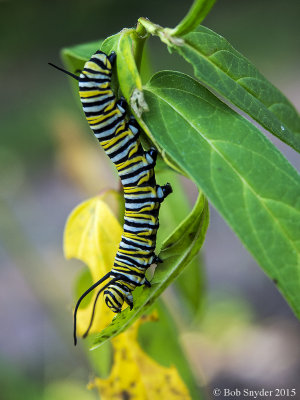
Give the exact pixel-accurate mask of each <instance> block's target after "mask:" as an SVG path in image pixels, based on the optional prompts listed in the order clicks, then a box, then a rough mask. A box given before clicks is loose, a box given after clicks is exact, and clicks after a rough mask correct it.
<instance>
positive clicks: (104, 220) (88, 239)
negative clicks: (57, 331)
mask: <svg viewBox="0 0 300 400" xmlns="http://www.w3.org/2000/svg"><path fill="white" fill-rule="evenodd" d="M109 192H111V191H109ZM109 192H106V193H104V194H102V195H100V196H97V197H93V198H91V199H89V200H87V201H85V202H83V203H81V204H80V205H79V206H77V207H76V208H75V209H74V210H73V211H72V213H71V214H70V216H69V218H68V220H67V223H66V227H65V232H64V252H65V257H66V258H67V259H69V258H78V259H79V260H81V261H83V262H84V263H85V264H86V265H87V266H88V267H89V269H90V272H91V275H92V279H93V282H96V281H98V280H99V279H100V278H102V277H103V276H104V275H105V274H106V273H107V272H109V271H110V270H111V268H112V266H113V263H114V258H115V255H116V252H117V250H118V245H119V242H120V240H121V236H122V227H121V225H120V224H119V222H118V221H117V219H116V217H115V216H114V214H113V213H112V211H111V209H110V208H109V206H108V205H107V204H106V203H105V201H104V200H105V198H106V197H107V195H108V193H109ZM86 289H88V288H86ZM96 295H97V289H95V290H94V293H93V297H92V299H91V301H90V303H89V305H88V306H87V307H86V308H83V309H82V308H80V309H79V310H78V314H77V333H78V334H79V335H83V334H84V333H85V331H86V329H87V327H88V326H89V323H90V319H91V315H92V309H93V304H94V300H95V298H96ZM114 316H115V314H114V313H113V312H112V311H110V310H109V308H108V307H107V306H106V304H105V303H104V302H103V301H101V299H99V301H98V303H97V307H96V312H95V318H94V322H93V325H92V327H91V329H90V333H93V332H99V331H100V330H102V329H103V328H104V327H105V326H107V325H108V324H109V323H110V322H111V320H112V318H113V317H114Z"/></svg>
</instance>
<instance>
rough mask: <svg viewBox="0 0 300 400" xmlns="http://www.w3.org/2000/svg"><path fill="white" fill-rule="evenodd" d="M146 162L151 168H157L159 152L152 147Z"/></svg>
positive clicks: (147, 154)
mask: <svg viewBox="0 0 300 400" xmlns="http://www.w3.org/2000/svg"><path fill="white" fill-rule="evenodd" d="M145 155H146V160H147V161H148V163H149V164H150V166H151V167H153V168H154V167H155V164H156V159H157V150H156V149H155V148H154V147H151V149H150V150H148V151H147V152H146V153H145Z"/></svg>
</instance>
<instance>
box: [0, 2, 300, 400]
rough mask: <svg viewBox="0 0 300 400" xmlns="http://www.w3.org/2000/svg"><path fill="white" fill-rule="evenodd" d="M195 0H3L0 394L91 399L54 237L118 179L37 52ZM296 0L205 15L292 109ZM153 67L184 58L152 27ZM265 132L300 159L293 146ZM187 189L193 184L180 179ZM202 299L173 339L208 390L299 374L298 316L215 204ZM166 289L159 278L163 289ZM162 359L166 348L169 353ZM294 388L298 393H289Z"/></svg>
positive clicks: (156, 17)
mask: <svg viewBox="0 0 300 400" xmlns="http://www.w3.org/2000/svg"><path fill="white" fill-rule="evenodd" d="M191 3H192V2H191V1H182V0H165V1H157V0H152V1H148V2H141V1H136V0H127V1H126V2H125V1H120V0H119V1H117V0H89V1H85V2H83V1H78V0H73V1H67V0H65V1H64V0H60V1H58V0H52V1H49V0H48V1H46V0H44V1H42V0H40V1H32V0H28V1H26V2H25V1H8V0H7V1H0V32H1V34H0V43H1V63H0V72H1V73H0V77H1V94H2V95H1V100H0V101H1V107H0V120H1V136H0V137H1V145H0V167H1V172H0V214H1V223H0V253H1V268H0V304H1V307H0V398H1V399H5V400H18V399H22V400H24V399H43V400H50V399H69V398H70V399H71V398H72V399H77V398H81V399H83V398H84V399H95V398H97V395H96V393H93V392H88V391H87V390H86V388H85V386H86V383H87V382H88V380H89V378H90V375H91V374H92V372H93V369H92V367H91V365H90V363H89V361H88V360H87V358H86V355H85V353H84V352H83V351H82V349H81V348H80V347H79V348H76V349H74V348H73V343H72V337H71V336H72V315H71V310H72V306H73V302H74V299H73V288H74V280H75V277H76V276H77V274H78V272H79V271H80V269H81V267H82V264H81V263H80V262H79V261H66V260H65V259H64V256H63V250H62V238H63V230H64V224H65V221H66V219H67V217H68V214H69V213H70V212H71V210H72V209H73V208H74V207H75V206H76V205H77V204H79V203H80V202H81V201H83V200H85V199H87V198H88V197H91V196H93V195H96V194H97V193H99V191H100V190H101V189H103V188H107V187H115V188H117V186H118V182H117V180H116V178H115V174H114V172H113V171H112V169H111V165H110V163H109V161H108V159H106V157H105V155H104V153H103V152H102V151H100V150H99V148H98V147H97V146H96V142H95V140H94V138H93V137H92V135H91V134H89V130H88V127H87V124H86V123H85V120H84V118H83V115H82V112H81V111H80V108H78V104H76V101H75V98H74V96H73V93H72V91H71V90H70V86H69V82H68V80H67V79H66V77H65V76H64V75H63V74H59V73H57V72H56V71H54V70H53V69H51V68H50V67H49V66H48V65H47V63H48V61H52V62H54V63H56V64H61V61H60V59H59V51H60V49H61V48H62V47H69V46H72V45H75V44H78V43H83V42H89V41H94V40H98V39H102V38H105V37H107V36H109V35H111V34H114V33H116V32H118V31H119V30H121V29H122V28H123V27H131V26H134V25H135V23H136V21H137V19H138V17H140V16H144V17H148V18H149V19H150V20H152V21H153V22H156V23H158V24H161V25H162V26H169V27H173V26H175V25H176V23H177V22H179V21H180V19H181V18H182V17H183V16H184V15H185V13H186V12H187V10H188V8H189V6H190V5H191ZM299 17H300V3H299V1H298V0H288V1H286V2H282V1H281V0H262V1H261V0H252V1H236V0H223V1H219V2H217V4H216V5H215V7H214V8H213V10H212V12H211V13H210V15H209V16H208V17H207V19H206V20H205V23H204V24H205V25H206V26H208V27H209V28H211V29H213V30H215V31H216V32H218V33H220V34H221V35H223V36H225V37H226V38H227V39H228V40H229V41H230V42H231V43H232V44H233V45H234V46H235V47H236V48H237V49H238V50H239V51H240V52H242V53H243V54H244V55H245V56H247V57H248V58H249V59H250V60H251V61H252V62H253V63H254V64H255V65H256V66H257V67H258V69H259V70H260V71H261V72H262V73H263V74H264V75H265V76H266V77H267V78H268V79H269V80H270V81H271V82H272V83H273V84H275V85H276V86H277V87H278V88H279V89H280V90H282V92H283V93H284V94H285V95H286V96H287V97H288V98H289V99H290V100H291V101H292V102H293V103H294V105H295V106H296V108H297V109H298V110H299V109H300V95H299V93H300V79H299V70H300V52H299V50H300V46H299V45H300V25H299ZM150 42H151V43H150V52H151V54H152V55H153V67H154V70H160V69H168V68H169V69H178V70H181V71H183V72H187V73H190V72H191V69H190V67H189V66H187V65H186V64H185V63H184V62H183V61H182V60H181V59H180V58H179V57H176V56H171V55H170V54H169V53H168V51H167V50H166V48H165V46H164V45H162V44H160V42H159V40H158V39H151V41H150ZM272 140H273V141H274V143H275V144H276V145H277V146H278V147H279V148H280V150H281V151H282V152H283V153H284V154H285V155H286V157H287V158H288V159H289V160H290V162H291V163H292V164H293V165H294V166H295V167H296V168H297V169H298V170H299V167H300V157H299V155H297V154H296V153H295V152H294V151H293V150H292V149H290V148H288V147H287V146H285V145H284V144H282V143H279V141H278V140H276V139H273V138H272ZM183 184H184V185H185V187H186V188H187V189H188V192H189V198H190V201H191V204H192V202H193V201H194V200H195V196H196V190H195V188H194V187H193V185H191V184H190V183H189V182H188V181H184V182H183ZM203 258H204V261H205V269H206V291H207V292H206V301H205V306H204V309H203V310H202V318H201V322H200V323H199V324H198V325H197V328H195V327H193V328H191V327H187V328H186V329H183V330H182V331H181V338H180V339H181V342H182V344H183V346H184V348H185V351H186V354H187V357H188V359H189V361H190V363H191V365H192V366H193V369H194V372H195V376H196V379H197V380H198V382H199V384H200V385H204V387H205V390H206V392H207V396H208V397H209V396H210V395H211V390H212V388H214V387H220V388H225V387H226V388H231V389H234V388H250V389H260V388H263V387H264V388H266V389H268V388H269V389H274V388H275V387H280V388H282V387H283V388H293V387H296V388H297V386H298V395H299V396H300V394H299V393H300V385H299V383H298V380H299V379H298V378H299V376H300V335H299V333H300V327H299V323H298V322H297V320H296V318H295V317H294V315H293V314H292V312H291V310H290V309H289V307H288V305H287V304H286V302H285V301H284V299H283V298H282V297H281V295H280V294H279V293H278V291H277V289H276V288H275V286H274V285H273V284H272V282H271V281H270V280H269V279H268V278H267V277H266V276H265V275H264V273H263V272H262V271H261V269H260V268H259V267H258V265H257V264H256V263H255V261H254V260H253V258H252V257H251V255H250V254H248V253H247V251H246V250H245V249H244V248H243V246H242V245H241V243H240V242H239V240H238V239H237V237H236V236H235V235H234V233H233V232H232V231H231V230H230V228H228V226H227V225H226V224H225V223H224V222H223V221H222V219H221V217H220V216H219V215H218V213H217V212H215V210H214V209H213V208H211V222H210V227H209V229H208V233H207V238H206V241H205V245H204V249H203ZM168 293H170V296H172V292H171V291H170V290H169V291H168V292H167V294H166V296H168ZM170 362H172V360H170ZM299 398H300V397H299Z"/></svg>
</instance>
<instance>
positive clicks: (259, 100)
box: [172, 26, 300, 152]
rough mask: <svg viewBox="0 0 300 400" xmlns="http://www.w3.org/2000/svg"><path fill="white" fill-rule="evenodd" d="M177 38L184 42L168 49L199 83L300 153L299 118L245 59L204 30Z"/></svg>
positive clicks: (286, 101) (284, 99)
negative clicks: (191, 68)
mask: <svg viewBox="0 0 300 400" xmlns="http://www.w3.org/2000/svg"><path fill="white" fill-rule="evenodd" d="M181 38H182V39H183V41H184V42H183V43H181V44H180V45H176V41H175V42H174V41H173V43H172V49H173V50H175V51H177V52H178V53H179V54H180V55H182V56H183V57H184V59H185V60H186V61H188V62H189V63H191V64H192V66H193V68H194V73H195V76H196V77H197V78H198V79H199V80H200V81H201V82H203V83H204V84H205V85H207V86H208V87H209V88H211V89H212V90H213V91H215V92H216V93H218V94H219V95H220V96H221V97H223V98H224V99H226V100H228V101H229V102H230V103H232V104H234V105H235V106H237V107H238V108H239V109H241V110H242V111H244V112H245V113H246V114H248V115H249V116H250V117H251V118H253V119H254V120H255V121H257V122H258V123H259V124H260V125H261V126H263V127H264V128H265V129H267V130H268V131H270V132H271V133H273V134H274V135H275V136H277V137H278V138H279V139H281V140H282V141H283V142H285V143H287V144H288V145H290V146H291V147H293V148H294V149H295V150H297V151H298V152H299V151H300V116H299V114H298V113H297V111H296V110H295V108H294V107H293V105H292V104H291V103H290V102H289V101H288V100H287V99H286V97H285V96H284V95H283V94H282V93H281V92H280V91H279V90H278V89H276V88H275V87H274V86H273V85H272V84H271V83H270V82H269V81H268V80H267V79H266V78H265V77H264V76H263V75H262V74H261V73H260V72H259V71H258V70H257V69H256V68H255V67H254V65H253V64H251V63H250V61H249V60H247V58H245V57H244V56H243V55H242V54H240V53H239V52H238V51H237V50H235V49H234V48H233V47H232V46H231V45H230V43H229V42H227V40H226V39H224V38H223V37H222V36H220V35H218V34H217V33H215V32H213V31H212V30H210V29H208V28H205V27H204V26H199V27H198V28H197V29H196V30H195V31H193V32H190V33H188V34H187V35H184V36H182V37H181Z"/></svg>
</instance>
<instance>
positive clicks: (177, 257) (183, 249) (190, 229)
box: [92, 194, 208, 349]
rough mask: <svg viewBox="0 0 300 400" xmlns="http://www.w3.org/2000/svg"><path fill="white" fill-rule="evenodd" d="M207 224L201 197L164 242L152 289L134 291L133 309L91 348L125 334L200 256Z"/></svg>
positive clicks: (126, 312)
mask: <svg viewBox="0 0 300 400" xmlns="http://www.w3.org/2000/svg"><path fill="white" fill-rule="evenodd" d="M207 225H208V205H207V201H206V199H205V197H204V196H203V195H202V194H200V195H199V197H198V200H197V202H196V204H195V206H194V208H193V210H192V211H191V213H190V214H189V215H188V217H187V218H186V219H185V220H184V221H183V222H182V224H180V226H179V227H178V228H177V229H176V230H175V231H174V232H173V233H172V234H171V235H170V236H169V238H168V239H167V240H166V241H165V242H164V244H163V247H162V251H161V253H160V256H161V257H162V259H163V261H164V262H163V263H162V264H159V267H158V268H157V269H156V271H155V274H154V277H153V279H152V281H151V285H152V286H151V288H147V287H139V288H137V289H136V290H134V292H133V303H134V307H133V309H132V310H130V309H129V307H127V308H126V309H125V310H124V311H123V312H122V313H121V314H118V315H117V316H116V317H115V318H114V319H113V321H112V323H111V324H110V325H109V326H108V327H107V328H105V329H103V330H102V331H101V333H100V334H99V335H98V336H97V338H96V340H95V343H94V346H93V347H92V349H96V348H97V347H99V346H100V345H101V344H102V343H104V342H105V341H106V340H108V339H110V338H112V337H114V336H116V335H118V334H119V333H121V332H123V331H125V330H126V329H127V328H128V326H130V325H131V324H132V323H133V322H134V321H135V320H136V319H137V318H138V317H140V316H141V315H142V314H144V313H145V312H146V311H147V310H148V309H149V307H150V306H151V305H152V304H153V303H154V301H155V300H156V299H157V298H158V297H159V295H160V294H161V293H162V292H163V290H164V289H165V288H166V287H167V286H168V285H169V284H170V283H171V282H172V281H173V280H174V279H175V278H176V277H177V276H178V275H179V274H180V272H181V271H182V270H183V269H184V268H185V267H186V266H187V265H188V264H189V263H190V261H191V260H192V259H193V258H194V256H195V255H196V254H197V253H198V251H199V249H200V247H201V246H202V243H203V241H204V237H205V233H206V229H207Z"/></svg>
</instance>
